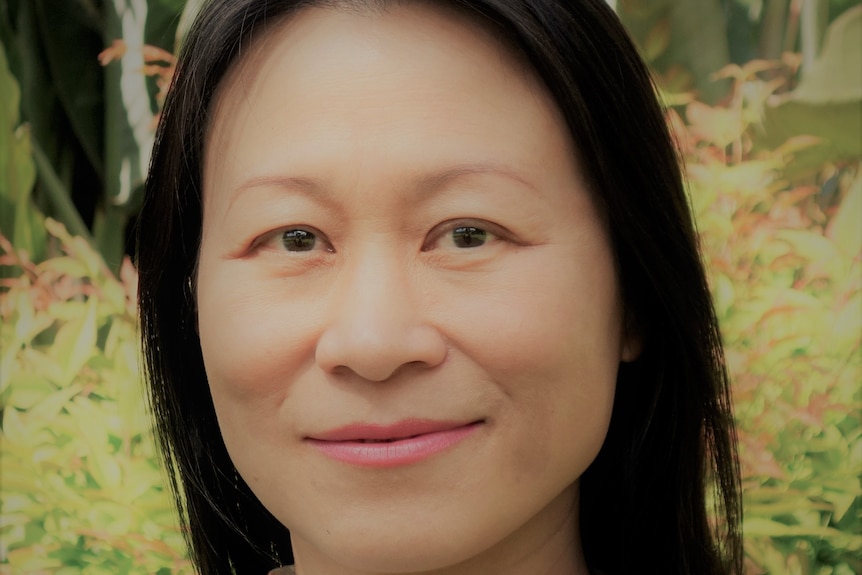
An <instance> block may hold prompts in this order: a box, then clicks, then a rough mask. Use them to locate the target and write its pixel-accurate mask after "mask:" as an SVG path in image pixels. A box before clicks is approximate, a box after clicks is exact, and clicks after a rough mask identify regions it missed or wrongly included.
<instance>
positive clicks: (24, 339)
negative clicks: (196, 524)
mask: <svg viewBox="0 0 862 575" xmlns="http://www.w3.org/2000/svg"><path fill="white" fill-rule="evenodd" d="M45 228H46V229H47V231H48V232H49V234H50V238H51V239H52V240H53V241H55V242H56V243H57V244H58V246H59V249H60V250H62V255H60V256H58V257H54V258H50V259H47V260H45V261H44V262H42V263H40V264H34V263H32V262H31V261H30V260H29V258H28V257H27V255H26V253H24V252H21V251H18V250H16V249H15V248H14V247H13V246H12V245H11V244H10V243H9V242H8V240H7V239H6V238H4V237H2V236H0V250H2V253H3V255H2V259H0V265H5V266H14V267H15V268H17V269H19V270H21V272H22V273H21V274H20V275H18V276H17V277H15V278H13V279H9V280H5V282H4V284H3V290H2V292H0V318H2V328H0V342H2V354H3V355H2V359H0V412H2V436H0V437H2V445H0V467H2V469H3V490H2V493H0V542H2V547H0V572H9V573H22V574H23V573H26V574H38V573H57V574H60V575H71V574H75V573H88V574H89V573H93V574H100V573H104V574H106V575H107V574H112V575H116V574H118V573H129V574H134V573H139V574H152V573H158V574H160V575H170V574H174V573H176V574H180V573H186V572H191V570H190V568H189V567H188V565H187V562H186V559H185V554H184V553H185V551H184V546H183V542H182V537H181V533H180V532H179V530H178V528H177V519H176V516H175V511H174V508H173V502H172V499H171V497H170V496H169V494H168V493H167V492H166V490H165V489H164V487H163V486H164V484H165V477H164V476H163V474H162V472H161V471H160V465H159V462H158V460H157V458H156V456H155V452H154V446H153V439H152V436H151V422H150V418H149V417H148V414H147V412H146V410H145V409H144V405H145V402H144V398H143V393H142V390H143V388H142V386H141V378H140V373H139V371H138V344H137V333H136V316H135V303H134V301H135V299H134V298H135V294H134V291H135V273H134V270H133V269H132V267H131V264H130V263H129V261H128V260H126V263H125V264H124V266H123V269H122V274H121V277H122V280H121V281H118V280H117V279H115V278H114V276H113V275H112V274H111V273H110V272H109V270H108V269H107V267H106V266H105V263H104V260H103V259H102V257H101V256H100V255H99V254H98V253H97V252H95V251H94V250H93V249H92V247H91V246H90V245H89V243H88V242H87V241H85V240H84V239H83V238H80V237H72V236H70V235H69V234H68V233H67V232H66V230H65V228H64V227H63V226H62V225H61V224H59V223H58V222H56V221H54V220H51V219H47V220H46V221H45ZM4 569H5V570H7V571H4Z"/></svg>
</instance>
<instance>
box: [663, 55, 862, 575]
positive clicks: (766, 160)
mask: <svg viewBox="0 0 862 575" xmlns="http://www.w3.org/2000/svg"><path fill="white" fill-rule="evenodd" d="M776 67H780V63H767V62H756V61H755V62H753V63H751V64H750V65H749V66H747V67H746V68H740V67H737V66H731V67H729V68H727V69H725V70H724V71H723V72H722V74H723V75H726V76H728V77H730V78H732V79H733V80H734V84H735V86H736V90H737V93H736V97H735V98H734V99H733V100H732V101H731V103H730V104H729V105H728V106H724V107H710V106H707V105H705V104H702V103H700V102H696V101H693V102H691V103H689V104H688V105H687V106H686V107H685V110H684V113H685V116H686V118H687V124H685V123H684V122H683V121H682V118H681V116H680V115H679V114H678V113H677V112H671V114H670V122H671V125H672V126H673V127H674V130H675V133H676V135H677V140H678V141H679V142H680V144H681V146H682V148H683V149H684V151H685V153H686V155H687V157H688V162H687V163H688V176H689V182H690V197H691V201H692V205H693V208H694V211H695V214H696V219H697V221H698V224H699V227H700V231H701V240H702V247H703V250H704V253H705V255H706V256H707V259H708V262H709V267H710V271H711V279H712V288H713V292H714V295H715V299H716V307H717V312H718V315H719V319H720V321H721V326H722V332H723V336H724V339H725V343H726V348H727V355H728V360H729V367H730V371H731V376H732V380H733V392H734V403H735V406H736V415H737V418H738V423H739V427H740V431H739V439H740V453H741V463H742V471H743V488H744V511H745V520H744V533H745V547H746V555H747V573H750V574H760V573H772V574H775V575H778V574H782V575H785V574H786V575H797V574H798V575H803V574H806V575H807V574H818V575H827V574H832V575H849V574H852V573H859V572H862V561H860V552H862V498H860V475H862V417H860V407H862V389H860V386H859V383H860V381H862V354H860V351H862V347H860V346H862V254H860V251H862V228H860V226H859V221H860V220H859V215H860V214H862V169H860V162H859V159H858V158H857V159H856V160H855V161H846V162H843V163H838V164H834V163H825V164H824V165H821V166H819V170H818V171H817V172H815V173H814V174H813V175H807V176H800V175H798V173H797V172H795V171H794V170H793V169H792V167H793V162H794V156H795V155H797V154H800V153H803V152H805V151H806V150H807V149H809V148H810V147H812V146H816V145H818V143H819V141H818V140H817V139H815V138H811V137H795V138H792V139H790V140H788V141H786V142H784V143H783V144H782V145H780V146H778V147H777V148H775V149H769V148H763V147H762V146H760V145H759V142H758V141H757V140H758V137H759V135H760V133H761V131H760V129H759V128H760V126H759V119H760V118H761V117H762V111H763V110H762V107H763V106H764V105H765V102H766V100H767V97H768V96H769V94H770V93H771V92H772V91H774V90H775V89H777V88H778V86H779V84H780V82H779V83H776V82H775V81H774V76H773V75H772V74H767V72H769V71H774V69H775V68H776ZM770 76H772V77H770ZM794 174H797V175H794Z"/></svg>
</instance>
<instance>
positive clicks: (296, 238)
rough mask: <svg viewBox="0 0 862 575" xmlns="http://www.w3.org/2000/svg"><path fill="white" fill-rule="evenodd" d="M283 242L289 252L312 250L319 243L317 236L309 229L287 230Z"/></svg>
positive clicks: (282, 237)
mask: <svg viewBox="0 0 862 575" xmlns="http://www.w3.org/2000/svg"><path fill="white" fill-rule="evenodd" d="M281 244H282V245H283V246H284V249H286V250H287V251H289V252H310V251H311V250H313V249H314V248H315V246H316V245H317V236H316V235H314V234H313V233H312V232H309V231H308V230H298V229H292V230H285V231H284V232H283V233H282V234H281Z"/></svg>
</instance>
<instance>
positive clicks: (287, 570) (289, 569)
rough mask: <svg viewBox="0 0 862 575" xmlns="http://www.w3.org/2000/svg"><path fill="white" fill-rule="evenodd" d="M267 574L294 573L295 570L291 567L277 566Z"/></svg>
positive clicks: (289, 574) (282, 574) (284, 574)
mask: <svg viewBox="0 0 862 575" xmlns="http://www.w3.org/2000/svg"><path fill="white" fill-rule="evenodd" d="M267 575H296V571H294V570H293V567H291V566H286V567H279V568H278V569H273V570H272V571H270V572H269V573H267Z"/></svg>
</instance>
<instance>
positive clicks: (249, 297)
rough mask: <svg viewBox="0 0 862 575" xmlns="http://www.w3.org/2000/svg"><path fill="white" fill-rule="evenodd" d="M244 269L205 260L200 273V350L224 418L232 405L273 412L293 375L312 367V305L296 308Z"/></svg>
mask: <svg viewBox="0 0 862 575" xmlns="http://www.w3.org/2000/svg"><path fill="white" fill-rule="evenodd" d="M244 271H246V270H243V269H242V266H234V267H231V266H225V269H224V270H221V269H216V270H212V271H211V270H209V269H208V268H207V267H206V266H204V265H202V266H201V270H200V276H199V285H200V286H201V287H200V288H199V290H198V294H197V295H198V328H199V332H200V341H201V350H202V353H203V359H204V365H205V367H206V372H207V378H208V380H209V384H210V389H211V392H212V394H213V401H214V402H215V403H216V408H217V410H218V412H219V417H220V418H221V417H222V416H223V415H224V414H225V413H226V411H227V409H228V408H230V410H232V411H234V412H238V411H239V409H237V408H244V409H247V408H252V411H253V412H254V413H253V415H255V416H261V415H263V414H264V412H265V411H269V412H271V413H270V415H272V416H274V415H275V413H276V411H277V410H278V408H279V406H280V405H281V403H282V402H283V401H284V399H285V398H286V396H287V394H288V393H289V391H290V385H288V383H289V378H291V377H292V376H294V375H295V374H298V373H301V372H303V371H304V370H306V369H308V368H309V367H310V365H311V363H312V361H313V355H314V352H313V347H314V341H313V337H310V336H309V333H310V329H311V323H312V322H311V321H310V319H309V316H310V314H311V313H312V311H313V310H312V309H311V308H313V304H312V305H305V306H300V307H298V308H297V309H294V308H295V307H297V306H293V305H292V304H291V300H290V299H288V297H287V295H286V294H281V292H279V291H278V290H273V289H272V286H268V284H267V280H264V279H260V278H257V279H256V278H255V277H254V275H253V274H250V273H243V272H244ZM238 278H243V279H242V280H239V279H238ZM269 281H272V280H269Z"/></svg>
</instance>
